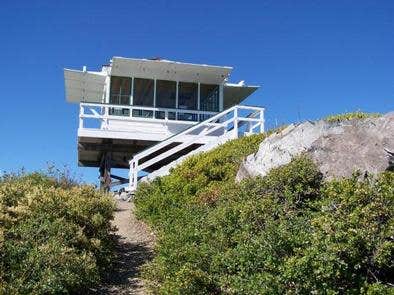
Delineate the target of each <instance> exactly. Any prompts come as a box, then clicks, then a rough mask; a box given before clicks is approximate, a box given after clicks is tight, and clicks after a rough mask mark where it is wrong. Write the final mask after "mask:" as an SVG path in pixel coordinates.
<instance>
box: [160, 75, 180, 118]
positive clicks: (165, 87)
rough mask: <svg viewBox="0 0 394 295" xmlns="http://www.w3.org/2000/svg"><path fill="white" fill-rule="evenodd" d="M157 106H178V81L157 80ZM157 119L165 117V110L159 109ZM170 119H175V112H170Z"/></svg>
mask: <svg viewBox="0 0 394 295" xmlns="http://www.w3.org/2000/svg"><path fill="white" fill-rule="evenodd" d="M156 107H158V108H171V109H174V108H176V82H175V81H167V80H156ZM156 118H157V119H164V118H165V112H163V111H157V112H156ZM168 119H170V120H173V119H175V113H174V112H169V113H168Z"/></svg>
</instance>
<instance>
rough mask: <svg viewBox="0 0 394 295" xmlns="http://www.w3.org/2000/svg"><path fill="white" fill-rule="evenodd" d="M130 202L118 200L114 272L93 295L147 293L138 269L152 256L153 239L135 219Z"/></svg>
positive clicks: (147, 230)
mask: <svg viewBox="0 0 394 295" xmlns="http://www.w3.org/2000/svg"><path fill="white" fill-rule="evenodd" d="M134 209H135V207H134V204H133V203H132V202H125V201H121V200H120V201H117V210H116V212H115V218H114V221H113V224H114V225H115V226H116V227H117V228H118V231H117V239H118V241H117V246H116V254H117V258H116V261H115V265H114V270H113V271H112V272H111V273H109V274H108V277H107V278H106V279H105V282H104V284H103V285H102V286H100V287H99V288H98V289H97V290H95V291H94V293H95V294H146V292H145V288H144V285H143V282H142V280H141V278H140V267H141V266H142V265H143V264H144V263H145V262H147V261H148V260H149V259H151V257H152V249H153V242H154V236H153V234H152V233H151V232H150V231H149V229H148V228H147V226H146V225H145V224H143V223H142V222H141V221H139V220H137V219H136V217H135V216H134Z"/></svg>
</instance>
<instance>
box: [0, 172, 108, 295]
mask: <svg viewBox="0 0 394 295" xmlns="http://www.w3.org/2000/svg"><path fill="white" fill-rule="evenodd" d="M113 211H114V204H113V202H112V200H111V199H110V198H109V197H108V196H107V195H105V194H102V193H100V192H98V191H97V190H96V189H94V188H93V187H90V186H83V185H76V184H75V183H73V182H72V181H70V180H69V179H67V178H66V177H58V178H57V179H54V178H52V177H49V176H46V175H43V174H40V173H33V174H23V175H5V176H3V177H2V178H0V255H1V262H0V294H60V293H73V292H76V291H77V290H78V291H81V290H84V289H86V288H87V287H89V286H91V285H92V284H94V283H96V282H97V281H98V280H99V277H100V272H101V271H103V270H104V268H105V267H106V266H108V265H109V263H110V259H111V257H112V247H113V245H112V241H111V237H110V232H111V225H110V220H111V219H112V216H113Z"/></svg>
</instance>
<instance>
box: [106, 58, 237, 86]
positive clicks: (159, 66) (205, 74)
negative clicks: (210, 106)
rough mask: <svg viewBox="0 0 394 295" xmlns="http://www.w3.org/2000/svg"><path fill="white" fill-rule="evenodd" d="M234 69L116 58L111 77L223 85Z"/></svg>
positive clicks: (113, 60)
mask: <svg viewBox="0 0 394 295" xmlns="http://www.w3.org/2000/svg"><path fill="white" fill-rule="evenodd" d="M232 69H233V68H232V67H225V66H212V65H205V64H191V63H183V62H177V61H170V60H150V59H136V58H125V57H114V58H113V59H112V69H111V75H113V76H123V77H138V78H150V79H152V78H156V79H161V80H172V81H183V82H196V83H198V82H200V83H206V84H221V83H223V81H224V80H225V79H227V78H228V77H229V75H230V72H231V70H232Z"/></svg>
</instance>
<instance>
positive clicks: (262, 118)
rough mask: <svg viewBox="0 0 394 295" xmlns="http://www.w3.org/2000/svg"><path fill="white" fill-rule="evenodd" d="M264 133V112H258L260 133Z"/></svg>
mask: <svg viewBox="0 0 394 295" xmlns="http://www.w3.org/2000/svg"><path fill="white" fill-rule="evenodd" d="M263 132H264V110H260V133H263Z"/></svg>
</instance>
